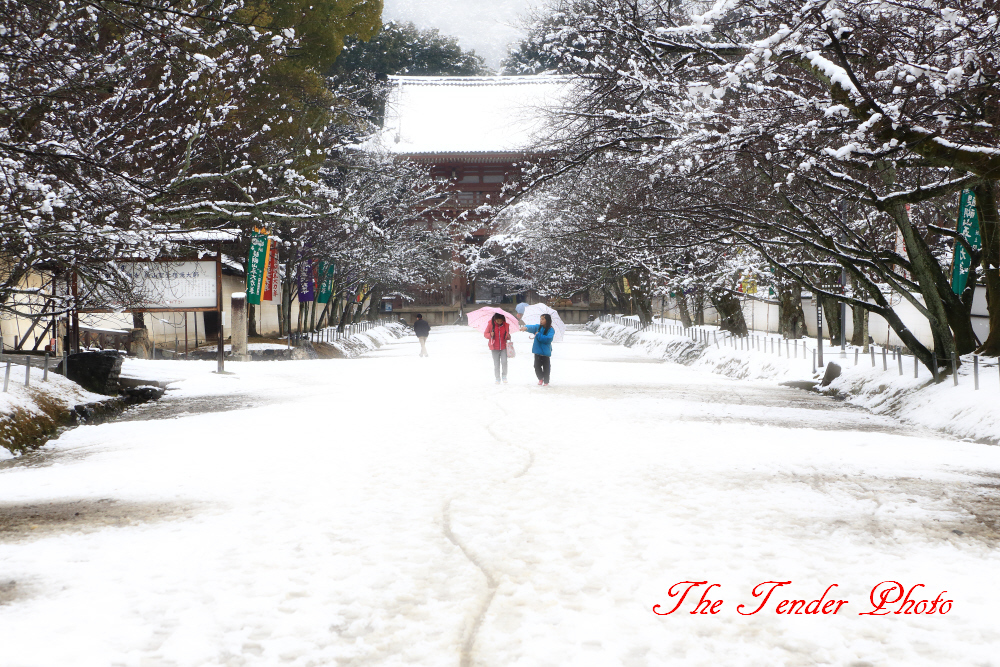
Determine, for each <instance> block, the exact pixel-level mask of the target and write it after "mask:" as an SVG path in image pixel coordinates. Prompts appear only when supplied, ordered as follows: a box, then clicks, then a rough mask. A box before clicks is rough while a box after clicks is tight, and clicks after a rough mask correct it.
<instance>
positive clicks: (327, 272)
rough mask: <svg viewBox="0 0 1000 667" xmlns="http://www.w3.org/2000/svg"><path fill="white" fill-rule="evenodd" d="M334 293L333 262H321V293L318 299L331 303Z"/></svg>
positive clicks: (320, 301)
mask: <svg viewBox="0 0 1000 667" xmlns="http://www.w3.org/2000/svg"><path fill="white" fill-rule="evenodd" d="M332 295H333V262H320V263H319V294H317V296H316V301H318V302H319V303H329V302H330V297H331V296H332Z"/></svg>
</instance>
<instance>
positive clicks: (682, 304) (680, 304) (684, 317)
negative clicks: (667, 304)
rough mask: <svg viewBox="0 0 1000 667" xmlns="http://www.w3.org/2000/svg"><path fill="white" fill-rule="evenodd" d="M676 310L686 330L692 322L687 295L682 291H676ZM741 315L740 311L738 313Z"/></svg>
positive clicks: (744, 325)
mask: <svg viewBox="0 0 1000 667" xmlns="http://www.w3.org/2000/svg"><path fill="white" fill-rule="evenodd" d="M676 294H677V309H678V310H679V311H680V313H681V324H683V325H684V328H685V329H687V328H688V327H690V326H691V325H692V324H693V322H692V321H691V311H690V310H689V309H688V301H687V295H686V294H684V291H683V290H677V292H676ZM740 312H741V314H742V311H740ZM743 327H744V328H746V322H744V323H743Z"/></svg>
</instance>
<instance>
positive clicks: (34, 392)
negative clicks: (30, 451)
mask: <svg viewBox="0 0 1000 667" xmlns="http://www.w3.org/2000/svg"><path fill="white" fill-rule="evenodd" d="M0 382H2V380H0ZM105 399H107V396H101V395H100V394H93V393H91V392H89V391H87V390H86V389H84V388H83V387H81V386H80V385H78V384H76V383H75V382H71V381H70V380H67V379H66V378H64V377H63V376H62V375H56V374H55V373H49V379H48V380H47V381H45V382H43V381H42V371H41V369H39V368H34V369H32V371H31V385H30V386H28V387H25V386H24V366H12V367H11V377H10V384H9V386H8V389H7V391H6V392H0V460H4V459H9V458H13V457H14V456H15V455H16V454H18V453H20V452H21V451H22V450H23V448H24V446H25V444H32V443H34V441H38V442H37V444H41V442H43V441H44V439H45V437H46V436H47V434H48V433H49V432H51V431H53V430H55V428H56V427H57V426H58V422H59V420H60V419H61V418H62V417H63V416H65V415H67V414H68V413H69V412H70V411H71V410H72V409H73V407H74V406H76V405H80V404H82V403H93V402H95V401H102V400H105Z"/></svg>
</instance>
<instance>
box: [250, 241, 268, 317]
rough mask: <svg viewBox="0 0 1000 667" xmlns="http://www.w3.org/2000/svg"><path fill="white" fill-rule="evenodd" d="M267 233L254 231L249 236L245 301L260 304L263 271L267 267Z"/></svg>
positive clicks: (262, 289)
mask: <svg viewBox="0 0 1000 667" xmlns="http://www.w3.org/2000/svg"><path fill="white" fill-rule="evenodd" d="M267 246H268V243H267V234H262V233H260V232H257V231H254V232H253V234H252V235H251V236H250V253H249V257H248V258H247V303H252V304H257V305H259V304H260V295H261V292H263V291H264V271H265V269H266V268H267Z"/></svg>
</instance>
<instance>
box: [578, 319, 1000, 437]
mask: <svg viewBox="0 0 1000 667" xmlns="http://www.w3.org/2000/svg"><path fill="white" fill-rule="evenodd" d="M586 328H587V329H588V330H589V331H592V332H593V333H595V334H597V335H599V336H601V337H603V338H606V339H608V340H610V341H613V342H615V343H619V344H621V345H624V346H626V347H633V348H639V349H641V350H643V351H645V352H646V353H647V354H649V355H650V356H652V357H654V358H657V359H662V360H664V361H672V362H675V363H679V364H683V365H685V366H691V367H695V368H704V369H705V370H708V371H711V372H713V373H719V374H720V375H725V376H728V377H731V378H737V379H758V380H774V381H777V382H784V381H794V380H818V379H819V378H820V375H819V374H818V373H813V371H812V356H811V351H810V353H809V355H808V356H806V357H805V358H803V357H801V356H800V357H799V358H797V359H796V358H791V359H790V358H788V357H787V356H780V357H779V356H777V355H775V354H771V353H769V352H761V351H757V350H741V349H737V348H733V347H730V346H726V345H724V344H723V345H720V346H719V347H716V346H715V345H714V344H710V345H706V344H704V343H701V342H696V341H693V340H691V339H690V338H687V337H685V336H678V335H674V334H664V333H654V332H647V331H637V330H636V329H634V328H631V327H627V326H622V325H620V324H614V323H612V322H599V321H593V322H590V323H589V324H587V327H586ZM721 340H722V339H721V336H720V341H721ZM799 349H800V352H801V349H802V348H801V346H800V348H799ZM829 354H830V357H831V358H828V361H833V362H834V363H837V364H838V365H840V366H841V367H842V368H841V371H842V372H841V375H840V377H838V378H836V379H835V380H834V381H833V382H832V383H831V384H830V385H829V386H828V387H825V388H822V391H823V392H825V393H830V394H836V395H839V396H841V397H843V398H844V399H845V400H846V401H847V402H848V403H850V404H853V405H857V406H859V407H863V408H866V409H868V410H870V411H871V412H873V413H875V414H884V415H891V416H894V417H897V418H900V419H903V420H905V421H907V422H910V423H913V424H916V425H919V426H923V427H927V428H933V429H937V430H942V431H945V432H947V433H950V434H952V435H954V436H956V437H959V438H969V439H973V440H981V441H984V442H990V443H994V444H1000V411H998V410H997V409H996V405H997V402H998V400H1000V373H998V369H997V365H996V363H995V360H993V359H990V360H989V364H990V365H989V366H986V365H985V363H984V364H983V367H982V368H981V369H980V371H981V375H980V387H981V389H980V391H976V390H975V389H974V383H973V378H972V376H971V373H972V368H971V367H972V364H971V362H970V363H966V364H965V365H964V366H963V367H962V368H961V369H960V370H959V386H957V387H956V386H954V384H953V381H952V379H951V378H947V379H945V381H944V382H942V383H939V384H935V383H934V382H933V380H932V379H931V378H929V377H928V371H927V369H926V368H924V367H922V366H921V367H920V369H919V370H920V377H918V378H914V377H913V361H912V358H909V357H908V358H906V363H905V364H904V368H903V374H902V375H900V374H899V368H898V365H897V362H896V361H893V360H891V359H890V360H889V362H888V366H889V367H888V370H883V368H882V361H881V357H878V358H877V359H876V365H875V366H872V365H871V364H870V361H869V357H866V356H862V357H861V358H860V360H859V364H858V365H857V366H855V365H854V358H853V356H852V355H849V356H848V358H847V359H843V358H841V357H840V355H839V350H837V351H832V350H831V351H830V353H829Z"/></svg>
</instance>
